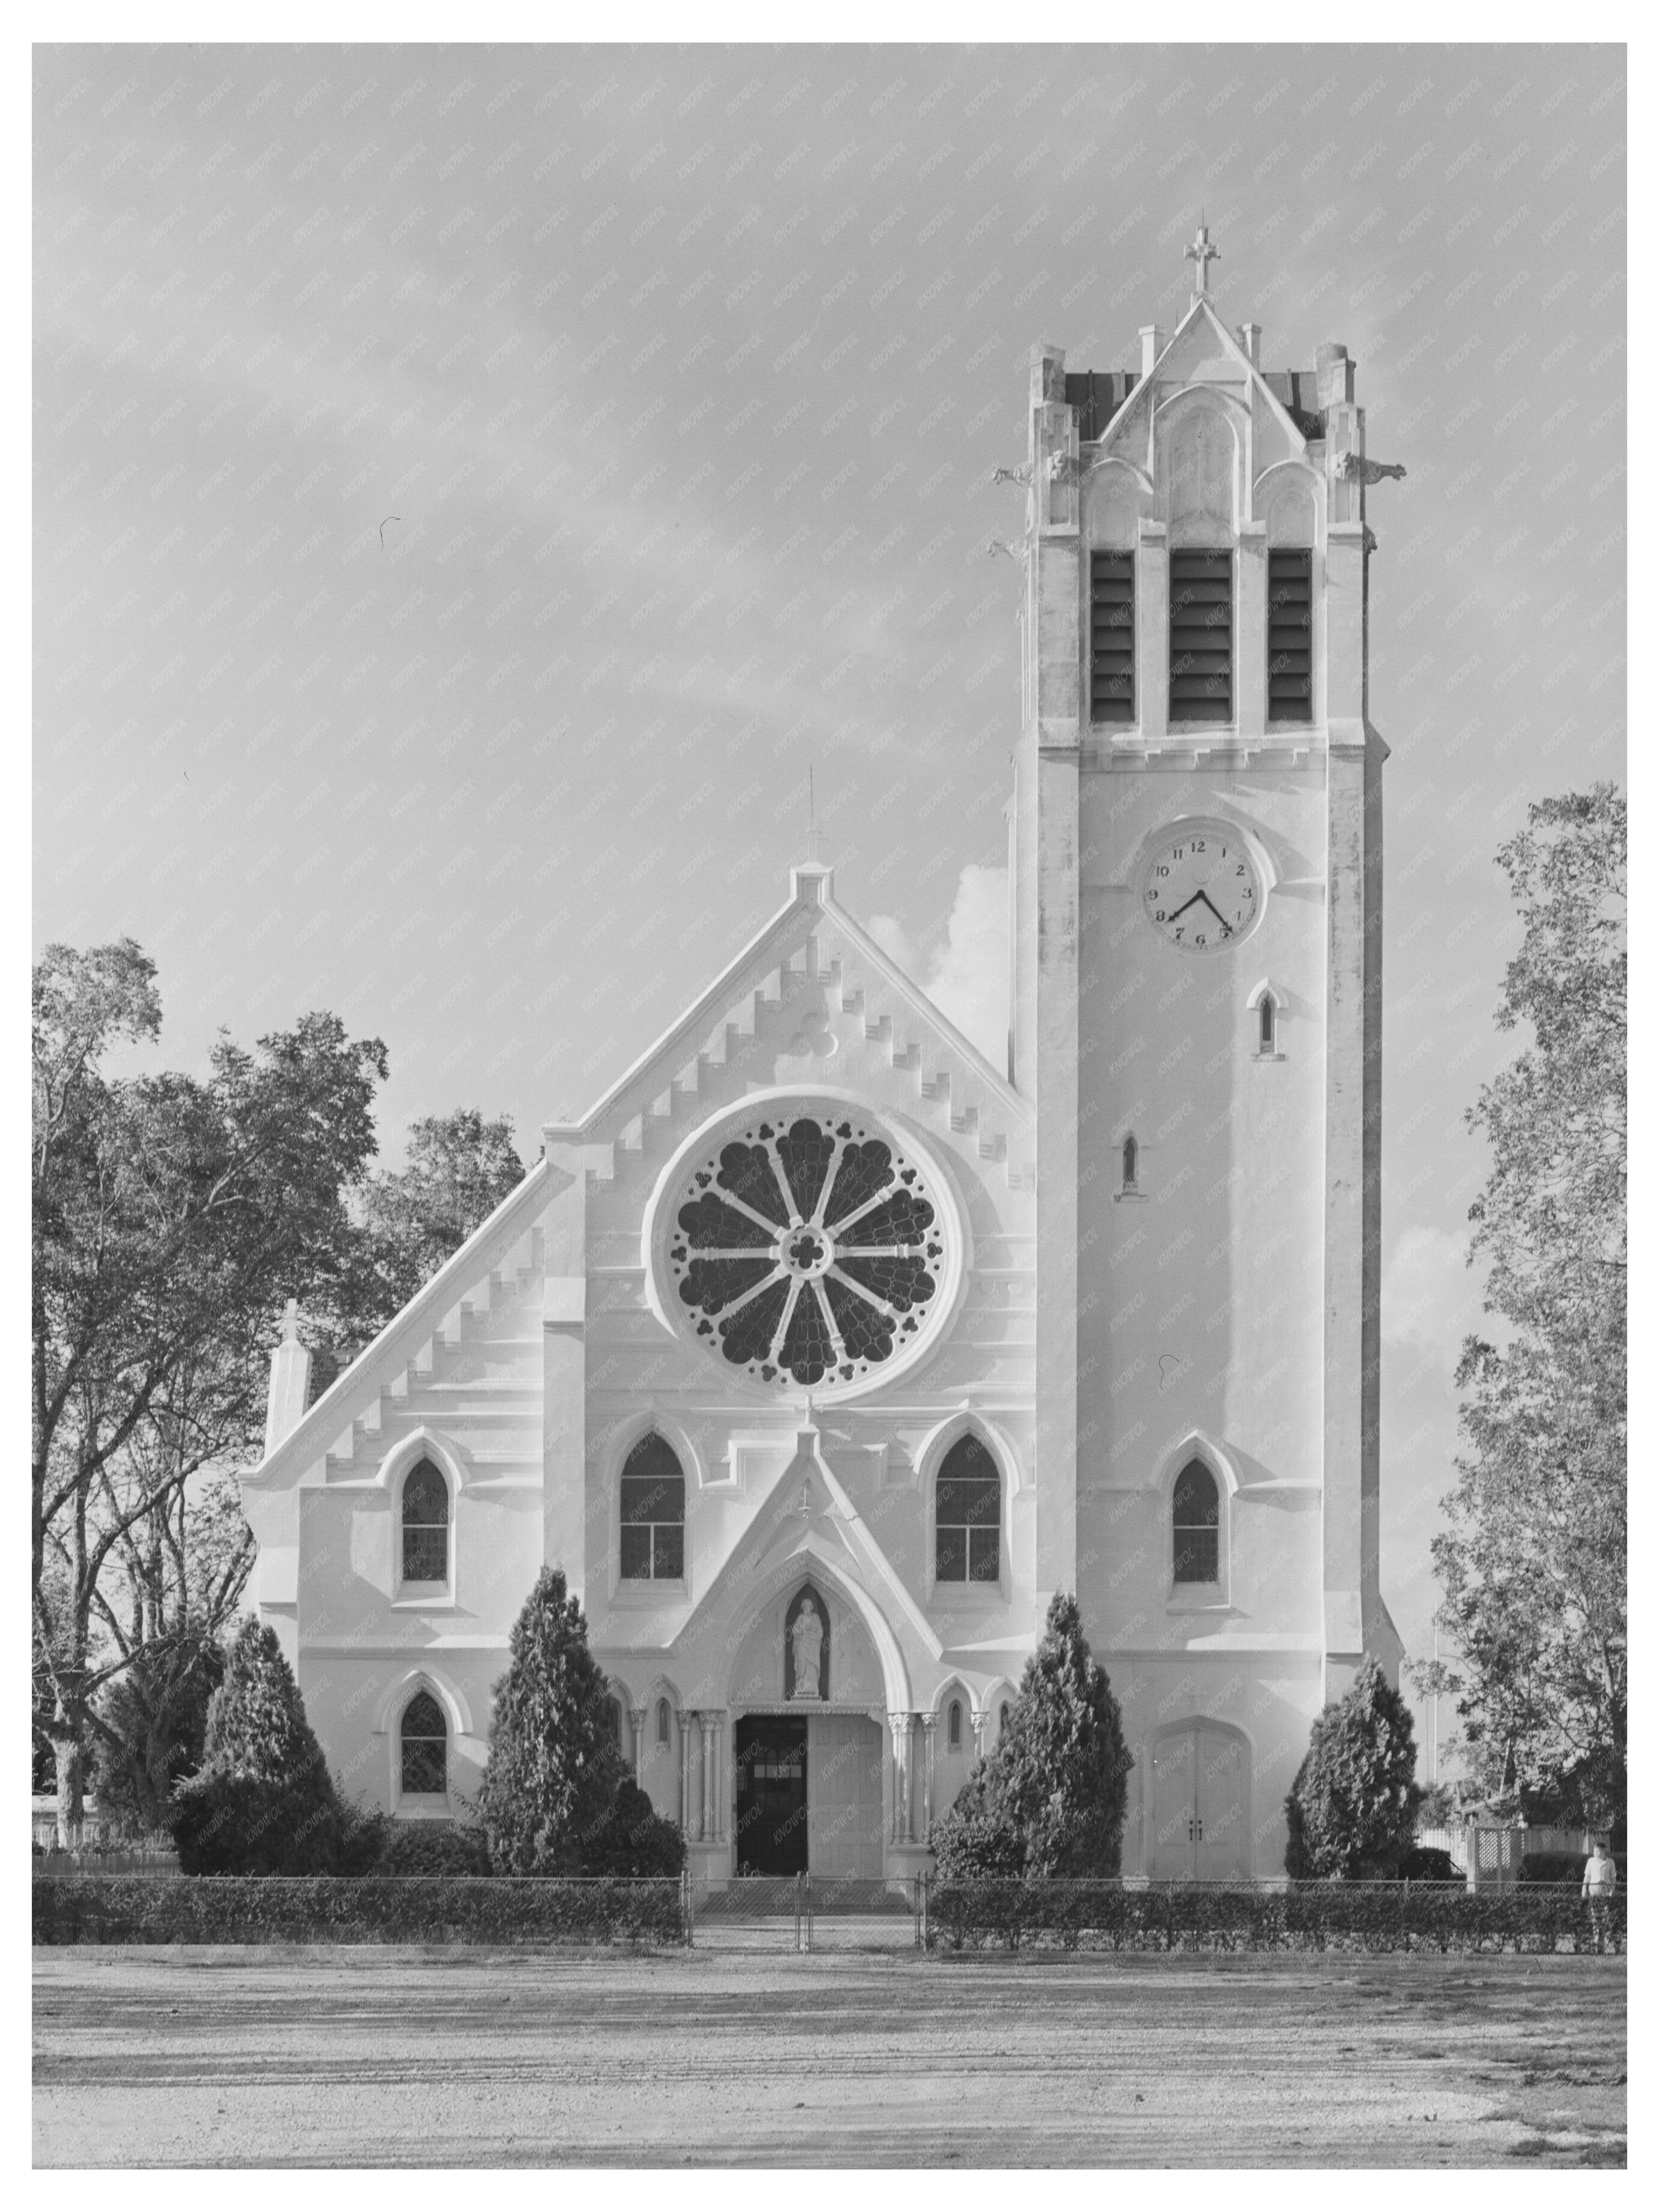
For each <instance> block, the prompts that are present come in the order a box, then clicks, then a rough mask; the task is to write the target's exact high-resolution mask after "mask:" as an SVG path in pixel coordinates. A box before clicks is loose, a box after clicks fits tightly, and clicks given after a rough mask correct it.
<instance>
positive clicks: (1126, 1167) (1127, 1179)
mask: <svg viewBox="0 0 1659 2212" xmlns="http://www.w3.org/2000/svg"><path fill="white" fill-rule="evenodd" d="M1139 1163H1140V1147H1139V1145H1138V1144H1136V1142H1135V1140H1134V1139H1133V1137H1126V1138H1125V1139H1123V1188H1124V1189H1125V1190H1133V1188H1134V1187H1135V1170H1136V1168H1137V1167H1138V1166H1139Z"/></svg>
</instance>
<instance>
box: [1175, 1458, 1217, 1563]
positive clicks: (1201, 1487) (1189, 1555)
mask: <svg viewBox="0 0 1659 2212" xmlns="http://www.w3.org/2000/svg"><path fill="white" fill-rule="evenodd" d="M1170 1517H1171V1519H1172V1520H1173V1522H1174V1523H1175V1578H1176V1581H1177V1582H1178V1583H1212V1582H1215V1581H1217V1580H1218V1578H1219V1576H1220V1571H1221V1498H1220V1493H1219V1492H1218V1490H1217V1488H1216V1485H1215V1477H1214V1475H1212V1474H1211V1472H1210V1470H1209V1468H1207V1467H1206V1466H1205V1464H1204V1462H1203V1461H1202V1460H1201V1459H1189V1460H1188V1462H1187V1464H1186V1466H1185V1467H1183V1468H1182V1470H1181V1472H1180V1474H1178V1475H1177V1476H1176V1486H1175V1498H1174V1503H1173V1510H1172V1512H1171V1516H1170Z"/></svg>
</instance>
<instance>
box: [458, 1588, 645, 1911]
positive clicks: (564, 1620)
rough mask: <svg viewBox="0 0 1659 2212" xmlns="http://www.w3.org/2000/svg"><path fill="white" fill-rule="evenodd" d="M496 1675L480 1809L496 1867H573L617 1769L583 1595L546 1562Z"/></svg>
mask: <svg viewBox="0 0 1659 2212" xmlns="http://www.w3.org/2000/svg"><path fill="white" fill-rule="evenodd" d="M509 1648H510V1650H511V1653H512V1657H511V1660H510V1662H509V1663H508V1666H507V1672H506V1674H504V1675H502V1677H501V1680H500V1681H499V1682H497V1683H496V1685H495V1707H494V1712H493V1716H492V1718H491V1721H490V1725H489V1759H488V1761H487V1763H486V1765H485V1767H484V1773H483V1784H482V1786H481V1788H480V1790H479V1792H478V1812H479V1815H480V1817H481V1818H482V1820H483V1826H484V1832H485V1835H486V1836H487V1837H488V1838H489V1863H490V1865H491V1866H492V1867H493V1868H494V1869H495V1872H496V1873H497V1874H579V1873H580V1872H581V1871H582V1869H583V1863H584V1860H585V1858H586V1854H587V1852H588V1850H589V1849H590V1847H591V1846H592V1845H593V1844H594V1843H595V1840H596V1838H598V1837H599V1832H600V1831H601V1830H602V1829H603V1828H604V1827H605V1825H606V1823H607V1821H608V1820H609V1817H610V1814H611V1808H612V1806H613V1804H614V1803H615V1801H616V1797H617V1789H618V1787H619V1785H620V1784H621V1781H622V1778H623V1768H622V1757H621V1753H619V1752H618V1751H617V1736H616V1722H615V1718H614V1716H613V1712H612V1708H611V1699H610V1696H609V1693H608V1692H607V1691H606V1688H605V1676H604V1675H603V1674H601V1673H600V1671H599V1668H598V1667H597V1666H596V1665H595V1664H594V1661H593V1656H592V1653H591V1652H590V1651H589V1650H588V1648H587V1623H586V1620H584V1619H583V1618H582V1609H581V1605H580V1601H578V1600H577V1599H575V1598H574V1597H571V1596H569V1595H567V1593H566V1589H565V1580H564V1575H563V1573H562V1571H561V1570H560V1569H559V1568H557V1567H544V1569H543V1570H542V1573H541V1576H540V1577H539V1579H538V1582H537V1584H536V1587H535V1589H533V1590H532V1591H531V1593H530V1595H529V1596H528V1597H527V1598H526V1601H525V1607H524V1610H523V1612H522V1613H520V1615H519V1618H518V1620H517V1621H516V1622H515V1623H514V1624H513V1638H512V1643H511V1645H510V1647H509Z"/></svg>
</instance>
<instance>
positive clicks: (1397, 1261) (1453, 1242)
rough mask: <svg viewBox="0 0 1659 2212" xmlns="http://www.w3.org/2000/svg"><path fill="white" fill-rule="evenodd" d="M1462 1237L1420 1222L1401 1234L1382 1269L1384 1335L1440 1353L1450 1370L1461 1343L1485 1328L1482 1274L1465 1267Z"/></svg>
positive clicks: (1465, 1245) (1391, 1340) (1465, 1247)
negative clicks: (1481, 1305) (1482, 1305)
mask: <svg viewBox="0 0 1659 2212" xmlns="http://www.w3.org/2000/svg"><path fill="white" fill-rule="evenodd" d="M1467 1254H1468V1238H1467V1237H1462V1236H1453V1235H1452V1234H1451V1232H1450V1231H1448V1230H1444V1229H1433V1228H1430V1227H1427V1226H1425V1225H1421V1224H1419V1225H1416V1226H1414V1227H1413V1228H1410V1229H1405V1230H1402V1231H1401V1233H1400V1236H1399V1237H1398V1238H1397V1240H1396V1241H1395V1248H1394V1250H1393V1251H1392V1252H1391V1253H1390V1254H1389V1257H1388V1260H1387V1261H1386V1262H1385V1263H1384V1266H1383V1339H1384V1341H1385V1342H1387V1343H1389V1344H1405V1345H1413V1346H1416V1347H1417V1348H1418V1349H1419V1350H1421V1351H1425V1352H1440V1353H1442V1354H1443V1358H1444V1360H1445V1364H1447V1365H1448V1366H1452V1365H1454V1364H1455V1362H1456V1359H1457V1355H1458V1353H1459V1352H1460V1351H1461V1350H1462V1343H1463V1339H1464V1337H1465V1336H1467V1335H1468V1333H1469V1332H1470V1330H1472V1329H1476V1328H1482V1327H1483V1326H1484V1327H1485V1328H1487V1329H1488V1330H1489V1329H1490V1328H1491V1323H1490V1322H1483V1319H1482V1316H1481V1311H1480V1297H1481V1275H1480V1272H1478V1271H1477V1270H1475V1269H1474V1268H1471V1267H1467V1266H1466V1265H1465V1264H1464V1262H1465V1258H1466V1255H1467Z"/></svg>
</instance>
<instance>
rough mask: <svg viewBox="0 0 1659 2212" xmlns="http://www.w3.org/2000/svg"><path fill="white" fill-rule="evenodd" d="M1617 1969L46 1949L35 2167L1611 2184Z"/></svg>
mask: <svg viewBox="0 0 1659 2212" xmlns="http://www.w3.org/2000/svg"><path fill="white" fill-rule="evenodd" d="M782 1940H787V1939H782ZM1625 1964H1626V1962H1625V1960H1623V1959H1612V1958H1610V1959H1570V1958H1565V1957H1562V1958H1553V1959H1516V1958H1493V1959H1450V1960H1442V1959H1399V1958H1386V1957H1385V1958H1379V1959H1375V1960H1370V1959H1362V1958H1356V1957H1341V1958H1338V1957H1325V1958H1307V1959H1279V1958H1266V1957H1263V1958H1250V1957H1243V1958H1213V1959H1212V1958H1184V1959H1183V1958H1179V1957H1177V1958H1153V1957H1138V1956H1130V1957H1122V1958H1088V1957H1084V1958H1076V1957H1073V1958H1069V1959H1068V1958H1056V1959H1052V1960H1027V1959H1014V1958H1010V1957H1008V1956H1006V1954H1001V1955H994V1956H990V1957H979V1958H973V1959H967V1960H954V1961H953V1960H945V1959H939V1958H928V1959H921V1958H918V1957H917V1956H916V1955H915V1953H913V1952H909V1951H905V1950H888V1951H885V1952H881V1951H870V1952H857V1951H849V1950H841V1951H834V1952H829V1953H823V1954H814V1955H812V1956H811V1957H796V1956H794V1955H793V1954H789V1953H787V1952H783V1951H781V1949H780V1950H779V1951H776V1952H769V1951H758V1950H757V1951H751V1952H748V1953H744V1954H738V1953H733V1952H731V1951H724V1952H723V1951H719V1950H714V1949H709V1950H703V1949H698V1950H695V1951H691V1952H689V1953H687V1952H673V1953H657V1954H619V1953H606V1952H601V1953H594V1952H588V1951H548V1952H525V1951H483V1950H477V1949H471V1948H453V1949H438V1948H419V1947H408V1948H375V1947H364V1948H322V1947H319V1948H305V1949H260V1950H248V1949H234V1950H233V1949H228V1948H185V1947H181V1948H176V1949H161V1948H154V1949H139V1948H133V1949H128V1950H116V1949H109V1950H100V1949H76V1950H68V1949H65V1950H40V1951H36V1952H35V1954H34V2051H35V2057H34V2160H35V2163H36V2165H37V2166H469V2165H477V2166H496V2165H507V2166H512V2165H518V2166H560V2165H574V2166H609V2165H627V2166H708V2165H714V2166H727V2165H732V2166H738V2165H787V2166H1276V2165H1285V2166H1294V2165H1310V2166H1493V2165H1508V2164H1514V2165H1519V2166H1534V2165H1540V2164H1541V2165H1546V2166H1583V2165H1592V2166H1622V2165H1623V2164H1624V2162H1625V2142H1626V2091H1625V2087H1624V2083H1625V2065H1626V2059H1625V2033H1626V2008H1625V1986H1626V1985H1625Z"/></svg>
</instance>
